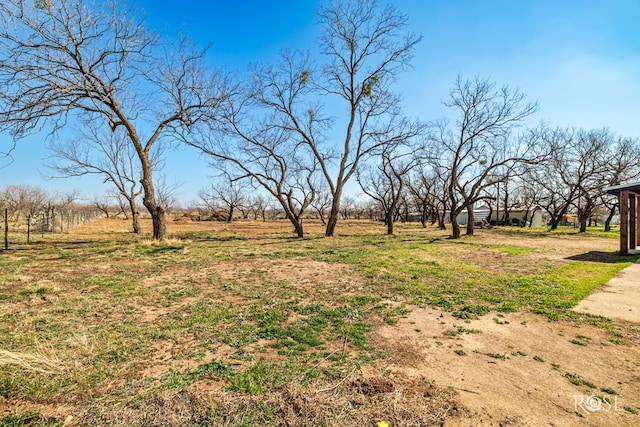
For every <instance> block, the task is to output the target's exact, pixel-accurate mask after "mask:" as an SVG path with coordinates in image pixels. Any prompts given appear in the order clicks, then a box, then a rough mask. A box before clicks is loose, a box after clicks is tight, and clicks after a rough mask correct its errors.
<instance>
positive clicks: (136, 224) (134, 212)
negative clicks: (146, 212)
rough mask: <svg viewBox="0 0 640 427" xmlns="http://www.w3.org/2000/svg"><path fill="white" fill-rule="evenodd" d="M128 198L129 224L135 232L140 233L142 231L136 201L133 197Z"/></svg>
mask: <svg viewBox="0 0 640 427" xmlns="http://www.w3.org/2000/svg"><path fill="white" fill-rule="evenodd" d="M128 199H129V209H130V210H131V219H132V221H131V226H132V227H133V232H134V233H135V234H140V232H142V228H141V227H140V220H139V217H140V213H139V212H138V207H137V206H136V201H135V200H134V199H131V198H128Z"/></svg>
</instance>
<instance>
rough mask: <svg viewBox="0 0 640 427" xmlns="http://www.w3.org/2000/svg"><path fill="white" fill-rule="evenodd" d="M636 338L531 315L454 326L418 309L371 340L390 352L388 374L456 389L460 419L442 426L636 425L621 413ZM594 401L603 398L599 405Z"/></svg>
mask: <svg viewBox="0 0 640 427" xmlns="http://www.w3.org/2000/svg"><path fill="white" fill-rule="evenodd" d="M637 332H638V329H637V328H636V326H634V325H628V324H622V323H618V324H615V325H614V326H613V327H612V329H610V330H608V329H604V328H600V327H596V326H590V325H584V324H581V325H577V324H572V323H568V322H550V321H548V320H547V319H546V318H544V317H541V316H537V315H533V314H530V313H511V314H505V315H504V316H502V317H496V316H492V315H491V314H489V315H486V316H484V317H482V318H480V319H477V320H470V321H461V320H459V319H456V318H454V317H452V316H451V315H450V314H448V313H443V312H440V311H437V310H432V309H422V308H417V309H415V310H413V311H412V312H411V313H410V314H409V315H408V316H407V317H406V318H405V319H403V320H401V321H400V322H399V323H398V324H397V325H395V326H385V327H382V328H380V329H378V330H377V332H376V335H377V339H378V343H379V344H378V345H380V346H382V347H384V348H386V349H387V350H388V351H389V352H390V354H391V355H392V357H391V361H390V364H389V365H388V366H385V367H384V369H386V370H387V371H388V372H391V373H393V374H394V375H398V376H402V377H425V378H427V379H431V380H433V381H435V382H436V383H437V384H439V385H441V386H444V387H451V388H453V389H454V390H456V391H458V399H459V401H460V403H461V404H462V405H463V406H464V407H465V408H467V409H468V413H467V415H465V416H460V417H453V418H449V419H447V421H446V423H445V425H447V426H480V425H487V426H488V425H511V424H513V425H519V426H541V425H555V426H572V425H593V426H596V425H597V426H636V425H638V423H640V416H639V415H635V414H633V413H631V412H630V411H629V410H631V411H632V412H633V411H634V410H635V409H636V408H638V407H640V376H639V375H638V372H640V346H638V342H637ZM612 337H617V338H614V339H612ZM614 341H615V342H614ZM572 381H573V382H574V383H575V384H574V383H572ZM576 384H577V385H576ZM593 395H596V396H600V397H606V398H607V399H608V400H609V402H608V403H607V402H604V403H602V404H601V405H600V406H599V407H598V406H597V404H598V401H596V400H594V399H593V398H590V396H593ZM625 408H628V409H625Z"/></svg>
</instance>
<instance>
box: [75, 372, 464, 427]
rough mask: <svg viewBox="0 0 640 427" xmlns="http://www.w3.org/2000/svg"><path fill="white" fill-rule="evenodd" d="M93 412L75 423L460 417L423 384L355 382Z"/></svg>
mask: <svg viewBox="0 0 640 427" xmlns="http://www.w3.org/2000/svg"><path fill="white" fill-rule="evenodd" d="M105 409H106V408H96V410H95V411H93V410H92V411H88V412H87V413H86V414H84V415H82V417H81V419H75V420H74V423H78V424H82V425H93V426H130V425H144V426H149V427H152V426H154V427H155V426H158V427H160V426H162V427H173V426H175V427H178V426H184V427H190V426H204V425H211V426H213V425H215V426H244V425H264V426H267V425H269V426H341V427H342V426H345V427H349V426H353V427H356V426H357V427H360V426H370V425H375V424H376V423H377V422H378V421H383V420H384V421H387V422H388V423H389V424H390V425H392V426H441V425H442V424H443V423H444V420H445V419H446V418H447V417H450V416H454V415H456V414H458V413H459V412H460V411H463V409H462V408H460V407H459V406H458V405H457V403H456V401H455V396H454V393H452V392H450V391H446V390H443V389H441V388H438V387H435V386H433V385H430V384H428V383H426V382H425V381H422V380H413V381H407V380H400V379H394V378H389V377H370V378H364V377H356V378H353V379H350V380H349V381H345V382H344V383H341V384H340V386H339V387H336V388H333V389H332V390H329V391H325V392H323V391H318V390H317V389H316V388H315V386H314V385H305V386H304V387H303V386H301V385H299V384H296V383H293V384H286V385H282V386H278V387H276V388H274V389H272V390H271V391H270V392H269V394H268V395H266V396H254V395H245V394H238V393H232V392H203V391H200V390H199V389H198V388H197V387H193V388H190V389H186V390H181V391H163V392H158V393H155V394H154V395H153V396H151V397H150V398H148V399H146V400H145V401H144V403H143V404H142V406H140V407H138V408H136V409H132V408H109V410H105Z"/></svg>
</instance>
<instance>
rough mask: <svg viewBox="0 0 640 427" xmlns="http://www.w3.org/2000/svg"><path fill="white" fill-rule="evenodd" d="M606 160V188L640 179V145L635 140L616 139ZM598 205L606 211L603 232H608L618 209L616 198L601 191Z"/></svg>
mask: <svg viewBox="0 0 640 427" xmlns="http://www.w3.org/2000/svg"><path fill="white" fill-rule="evenodd" d="M607 158H608V159H609V160H608V165H609V167H608V173H607V178H606V179H607V185H608V186H614V185H620V184H625V183H628V182H631V181H634V180H637V179H638V177H640V145H639V144H638V140H637V139H634V138H625V137H617V138H616V140H615V142H614V143H613V144H612V145H611V146H610V147H609V153H608V154H607ZM600 203H601V204H602V206H603V207H604V208H605V209H606V211H607V217H606V219H605V222H604V230H605V231H610V230H611V220H612V219H613V217H614V215H615V213H616V210H617V209H619V200H618V197H617V196H613V195H610V194H607V193H605V192H604V191H603V192H602V193H601V194H600Z"/></svg>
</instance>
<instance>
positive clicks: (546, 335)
mask: <svg viewBox="0 0 640 427" xmlns="http://www.w3.org/2000/svg"><path fill="white" fill-rule="evenodd" d="M142 225H143V229H144V230H145V231H150V230H151V224H150V222H144V221H143V223H142ZM305 227H306V230H307V235H308V237H307V238H306V239H296V238H295V234H294V233H293V230H292V229H291V227H290V225H289V223H288V222H285V221H268V222H259V221H256V222H252V221H245V222H243V221H239V222H234V223H218V222H215V223H213V222H195V221H190V220H188V219H183V220H176V221H173V222H171V223H170V224H169V225H168V235H169V238H168V239H166V240H163V241H159V242H158V241H154V240H152V239H151V238H150V235H142V236H136V235H133V234H131V233H129V232H128V230H129V228H130V222H129V221H126V220H123V219H113V218H112V219H100V220H98V221H96V222H93V223H91V224H88V225H84V226H81V227H78V228H76V229H73V230H71V231H69V232H67V233H64V234H56V235H45V236H44V237H42V236H38V235H36V236H33V239H32V241H31V243H30V244H29V245H27V244H26V243H25V241H24V239H23V238H24V236H22V235H20V236H18V235H16V236H11V237H12V245H11V247H10V249H9V250H7V251H3V252H1V253H0V272H1V274H0V316H1V321H0V328H1V331H0V426H67V425H68V426H270V425H283V426H375V425H377V424H378V423H380V422H381V421H386V423H388V425H389V426H432V425H433V426H441V425H444V426H480V425H493V426H498V425H518V426H542V425H545V426H549V425H555V426H571V425H580V426H637V425H640V324H633V323H625V322H622V321H619V320H615V319H607V318H604V317H598V316H592V315H584V314H578V313H576V312H573V311H572V310H571V308H572V307H573V306H575V305H576V304H577V303H578V302H579V301H580V300H581V299H582V298H584V297H585V296H587V295H589V294H590V293H591V292H592V291H593V290H594V289H595V288H597V287H599V286H601V285H602V284H604V283H605V282H607V281H608V280H609V279H610V278H612V277H613V276H615V275H616V274H617V273H618V272H619V271H621V270H622V269H623V268H625V267H627V266H629V265H630V264H631V263H633V262H635V261H636V259H637V256H625V257H623V256H619V255H618V254H617V248H618V240H617V238H618V235H617V233H616V232H612V233H603V232H601V231H600V229H599V228H598V229H596V228H594V229H590V230H589V231H588V232H587V233H586V235H585V234H583V235H579V234H578V233H576V230H575V229H573V228H566V229H561V230H558V231H554V232H548V231H546V229H520V228H506V227H505V228H498V229H493V230H478V231H477V233H478V235H476V236H474V237H463V238H462V239H458V240H452V239H449V238H448V234H449V231H440V230H436V229H433V228H427V229H423V228H421V227H420V226H419V224H398V225H397V226H396V234H395V235H394V236H386V235H384V234H383V233H384V231H385V229H384V226H383V225H382V224H381V223H374V222H368V221H343V222H340V223H339V225H338V229H337V235H336V237H334V238H325V237H323V227H322V225H321V224H320V223H319V222H317V223H314V222H307V223H305ZM19 239H21V240H20V241H19ZM379 425H384V423H381V424H379Z"/></svg>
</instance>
